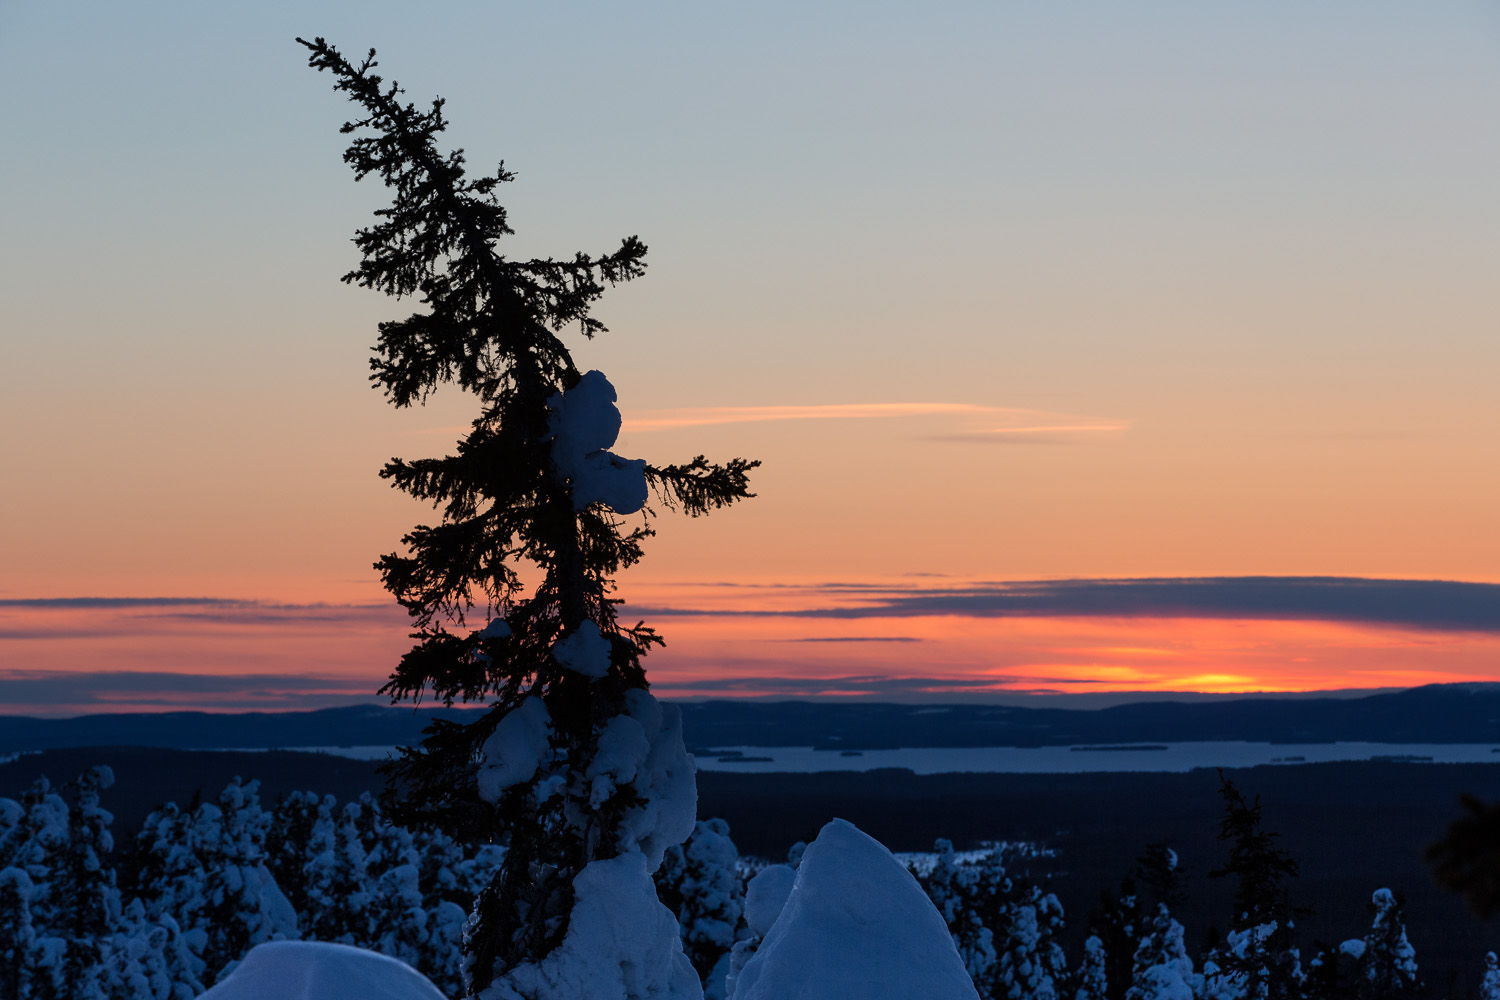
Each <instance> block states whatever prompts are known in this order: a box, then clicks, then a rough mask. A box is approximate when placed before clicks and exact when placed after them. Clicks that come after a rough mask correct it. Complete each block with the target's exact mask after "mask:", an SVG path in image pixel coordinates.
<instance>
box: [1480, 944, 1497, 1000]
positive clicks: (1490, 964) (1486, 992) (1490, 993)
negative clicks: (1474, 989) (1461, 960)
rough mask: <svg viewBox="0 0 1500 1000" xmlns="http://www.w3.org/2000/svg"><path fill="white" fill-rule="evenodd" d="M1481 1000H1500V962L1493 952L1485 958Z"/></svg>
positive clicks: (1488, 953)
mask: <svg viewBox="0 0 1500 1000" xmlns="http://www.w3.org/2000/svg"><path fill="white" fill-rule="evenodd" d="M1479 1000H1500V960H1497V959H1496V958H1495V953H1494V952H1493V951H1491V952H1487V953H1486V954H1485V956H1484V978H1483V979H1482V980H1480V983H1479Z"/></svg>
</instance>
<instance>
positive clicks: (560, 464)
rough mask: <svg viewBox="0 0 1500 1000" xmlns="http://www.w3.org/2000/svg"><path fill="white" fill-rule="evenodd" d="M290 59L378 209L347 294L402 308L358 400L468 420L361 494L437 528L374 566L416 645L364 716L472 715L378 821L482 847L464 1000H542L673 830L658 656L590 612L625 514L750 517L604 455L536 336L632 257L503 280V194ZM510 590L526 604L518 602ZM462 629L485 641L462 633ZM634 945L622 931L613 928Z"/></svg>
mask: <svg viewBox="0 0 1500 1000" xmlns="http://www.w3.org/2000/svg"><path fill="white" fill-rule="evenodd" d="M302 44H303V45H305V46H306V47H307V48H308V49H309V51H310V57H309V64H310V65H311V66H312V67H313V68H315V69H318V70H320V71H322V70H326V71H328V72H330V73H331V74H332V75H333V77H334V81H335V82H334V87H335V89H336V90H338V91H340V92H342V93H344V94H346V95H347V96H348V97H349V98H350V99H351V100H352V101H354V102H355V103H356V104H358V105H359V107H360V109H361V115H362V116H363V117H361V118H359V119H357V120H355V121H352V122H349V123H348V124H346V125H345V126H344V129H343V131H344V132H345V133H358V135H357V137H356V138H355V139H354V140H353V141H352V143H351V144H350V146H349V147H348V150H347V152H346V153H345V161H346V162H347V163H348V164H349V165H350V166H351V167H353V168H354V171H355V174H356V177H358V178H363V177H366V176H370V175H375V176H377V177H379V178H380V179H381V180H382V181H384V182H385V183H386V184H387V185H388V186H389V187H390V188H391V189H392V190H393V191H394V192H395V201H394V204H393V205H392V206H391V207H390V208H388V209H382V210H381V211H380V212H378V213H377V216H378V220H377V222H376V223H375V224H374V225H373V226H371V227H369V228H367V229H362V230H360V231H359V233H358V234H357V235H356V237H355V243H356V245H357V246H358V247H359V249H360V250H361V252H362V253H363V261H362V262H361V264H360V265H359V266H358V267H357V268H356V269H355V270H353V271H352V272H350V273H349V274H348V275H346V276H345V280H346V281H349V282H353V283H356V284H359V285H362V286H364V287H368V288H373V289H378V290H380V291H383V292H386V293H388V294H391V295H394V296H397V297H398V298H399V297H409V296H417V297H419V299H420V302H421V304H422V307H423V308H422V310H421V311H419V312H417V313H415V314H413V315H411V316H409V317H408V318H406V319H401V320H394V321H390V322H386V323H382V324H381V326H380V337H379V342H378V344H377V346H376V356H375V358H374V359H373V360H372V362H371V366H372V372H373V374H372V376H371V377H372V380H373V381H374V382H375V383H376V384H377V385H378V386H379V387H381V388H382V389H383V390H384V391H385V393H386V395H387V397H388V398H389V399H390V401H391V402H392V403H393V404H394V405H396V406H397V407H408V406H411V405H413V404H416V403H420V402H423V401H424V400H426V399H427V398H428V396H429V395H430V394H431V393H432V392H434V391H435V390H436V389H437V388H438V387H439V386H441V385H443V384H445V383H452V384H455V385H456V386H457V387H458V388H460V389H463V390H466V391H469V392H472V393H473V394H474V395H475V396H476V397H477V400H478V403H479V408H480V413H479V416H477V417H476V418H475V420H474V422H473V426H472V431H471V432H470V433H469V434H468V436H467V437H465V438H464V440H462V441H461V442H460V443H459V445H458V448H457V453H456V454H454V455H450V456H448V457H445V458H436V459H422V460H418V461H405V460H402V459H394V460H392V461H391V462H390V463H389V464H387V465H386V467H385V469H384V471H383V472H382V475H383V476H384V477H386V478H387V479H389V480H391V482H392V483H393V484H394V485H395V486H396V487H397V488H399V489H401V490H403V491H405V492H407V493H409V494H411V495H412V496H414V497H416V498H418V499H421V500H425V501H428V502H431V503H432V504H434V505H435V506H439V507H441V508H442V521H441V523H440V524H438V525H434V526H428V525H422V526H419V527H417V528H415V529H413V530H412V531H411V532H410V533H409V534H407V535H406V537H405V538H404V539H403V543H404V545H405V547H406V551H405V553H404V554H403V553H393V554H390V555H387V556H384V557H383V558H382V559H381V560H380V561H379V562H378V563H377V567H378V569H379V571H380V573H381V576H382V578H383V580H384V583H385V586H386V588H387V589H388V590H389V591H390V592H391V593H392V594H393V595H394V596H395V598H396V600H397V601H399V602H400V603H401V605H402V606H403V607H405V608H406V610H407V611H408V612H409V614H410V615H411V617H412V620H413V624H414V631H413V632H412V638H414V639H415V640H416V645H415V646H414V647H413V648H412V649H411V651H410V652H408V653H407V654H406V655H405V656H404V657H403V658H402V660H401V662H400V664H399V665H398V666H397V667H396V670H395V672H394V673H393V675H392V677H391V679H390V681H389V683H388V684H387V685H386V686H385V687H384V688H383V689H382V690H383V691H384V692H385V693H387V694H389V695H391V697H392V698H393V699H397V700H400V699H407V698H410V699H419V698H421V697H423V696H424V695H431V696H434V697H437V698H439V699H442V700H443V701H445V702H447V703H452V702H453V701H455V700H464V701H468V700H487V701H489V703H490V704H491V706H492V707H491V709H490V711H489V712H487V713H486V714H485V715H484V716H483V718H482V719H480V720H479V721H476V722H474V723H471V724H468V725H463V724H459V723H455V722H439V723H435V724H434V725H433V726H431V727H429V729H428V730H427V735H426V738H425V740H424V742H423V744H422V746H421V748H419V749H413V750H407V751H404V755H403V758H402V760H401V761H400V762H399V763H398V764H397V765H396V766H395V767H394V769H393V772H392V777H393V779H394V788H393V795H392V801H393V806H394V810H395V816H396V818H397V819H398V820H399V821H401V822H402V823H403V825H408V826H418V827H421V826H427V827H431V826H436V827H440V828H443V829H445V830H447V831H448V832H449V833H451V834H452V835H454V836H455V837H456V838H458V839H460V840H465V841H467V842H470V843H480V842H488V841H492V840H495V839H498V838H502V837H503V838H504V840H505V843H506V846H507V853H506V856H505V861H504V863H503V864H502V866H501V867H500V870H499V872H498V873H497V874H496V876H495V878H494V879H493V880H492V882H491V883H490V884H489V885H488V886H487V887H486V888H485V889H484V891H483V892H481V894H480V896H479V899H478V902H477V905H476V909H475V912H474V915H473V917H472V919H471V924H470V929H469V933H468V935H467V948H468V951H469V956H470V959H471V964H470V972H471V981H470V983H469V989H470V990H471V992H475V993H477V992H479V991H481V990H484V989H486V988H488V987H489V986H490V985H491V984H492V983H496V990H497V991H499V992H500V993H501V994H502V995H509V994H507V993H506V991H510V992H511V993H513V994H514V995H518V996H520V995H524V996H528V997H539V996H544V995H550V993H549V991H550V990H553V989H554V986H552V985H549V984H551V983H554V982H557V981H560V980H559V979H558V977H559V976H562V975H563V970H562V969H561V968H560V967H557V965H556V963H553V964H552V965H546V963H547V960H548V958H549V956H551V955H552V954H554V953H566V954H567V955H572V954H575V953H576V950H575V949H572V948H570V947H568V943H569V942H568V935H569V933H570V929H571V927H572V926H573V925H574V923H575V922H576V921H577V920H579V919H581V916H580V915H581V914H594V913H596V912H597V907H598V905H599V901H600V900H601V899H602V898H603V896H602V895H601V894H611V893H612V894H613V896H614V898H615V903H614V904H613V905H614V908H615V909H616V910H618V909H619V907H620V906H622V905H624V904H625V902H626V901H627V900H638V901H642V900H647V899H648V898H649V900H650V905H652V906H657V907H659V906H660V904H659V903H657V902H656V901H655V893H654V891H652V886H651V883H650V872H651V871H653V870H654V869H655V868H656V867H657V866H658V864H659V863H660V858H661V853H662V851H663V850H665V848H666V847H667V846H669V845H670V844H672V843H676V842H680V841H681V840H682V839H684V838H685V837H686V836H687V835H688V833H690V832H691V830H692V823H693V815H692V813H693V805H694V803H693V800H694V797H695V792H694V788H693V775H692V770H691V764H690V762H689V761H688V758H687V756H686V753H685V751H683V749H682V742H681V729H680V717H679V716H678V714H677V713H676V711H675V709H670V708H666V709H664V707H663V706H661V705H659V704H658V703H657V702H656V701H655V699H654V698H652V697H651V695H650V694H649V693H648V692H647V690H646V687H647V685H646V678H645V672H644V669H643V668H642V666H641V658H642V657H643V656H644V655H645V653H646V652H647V650H648V649H649V648H650V647H651V646H653V645H656V644H657V643H659V642H660V641H661V640H660V638H659V637H658V636H657V634H656V633H655V632H654V631H653V630H652V629H650V628H649V627H647V626H646V625H645V624H644V623H637V624H635V625H628V624H624V623H622V622H620V621H619V620H618V617H617V613H616V600H615V599H614V597H613V596H612V593H613V586H614V585H613V583H612V578H613V577H614V576H615V575H616V574H617V573H618V572H619V571H621V570H622V569H624V568H626V567H628V566H630V565H632V564H633V563H635V562H636V561H637V560H638V559H639V558H640V557H641V554H642V548H641V544H642V542H643V541H644V540H645V539H646V538H647V537H648V536H649V535H650V534H651V529H650V527H649V525H648V524H647V523H644V522H643V523H641V524H639V525H638V526H635V527H628V526H627V525H626V524H625V523H624V522H623V521H622V520H620V518H621V517H623V516H627V515H630V514H634V513H637V512H640V511H642V510H643V509H644V507H645V504H646V502H647V500H648V499H649V494H650V491H651V489H653V488H654V490H655V492H656V496H657V497H658V498H659V500H660V501H661V502H662V503H663V504H665V505H667V506H669V507H681V508H682V509H684V510H686V511H687V512H688V513H691V514H694V515H697V514H704V513H707V512H709V511H711V510H713V509H715V508H719V507H723V506H725V505H728V504H731V503H733V502H734V501H736V500H739V499H741V498H744V497H746V496H749V495H750V494H749V492H748V489H747V478H746V477H747V474H748V473H749V471H750V470H751V469H752V468H753V467H754V465H755V463H753V462H748V461H744V460H741V459H735V460H733V461H731V462H729V463H727V464H725V465H714V464H711V463H709V462H708V461H707V460H706V459H704V458H702V457H701V456H700V457H699V458H696V459H694V460H693V461H691V462H688V463H686V464H683V465H673V466H665V467H653V466H649V465H647V464H646V463H645V462H642V461H629V460H626V459H623V458H620V457H619V456H617V455H614V454H612V453H611V452H610V451H609V450H608V449H609V448H610V446H611V445H612V444H613V443H614V440H615V437H616V435H617V433H618V431H619V426H620V424H619V420H620V417H619V411H618V410H617V409H616V408H615V405H614V403H615V390H614V388H613V386H611V385H610V383H609V381H608V379H606V378H605V377H604V375H603V374H601V373H599V372H581V371H580V370H579V369H578V367H577V366H576V365H575V364H574V362H573V358H572V354H571V352H570V351H569V349H568V347H567V346H566V345H565V344H564V343H563V341H562V340H561V339H560V335H561V334H562V332H563V331H564V330H566V329H567V328H569V327H572V326H576V327H577V328H578V329H579V330H580V332H582V333H583V334H584V336H585V337H593V336H594V335H596V334H598V333H601V332H603V330H604V326H603V325H602V324H601V323H600V322H599V321H598V320H597V319H595V318H594V317H593V316H592V315H591V308H592V305H593V303H594V302H595V301H596V300H597V299H598V298H599V296H600V295H601V294H602V293H603V291H604V288H605V287H606V286H607V285H612V284H616V283H618V282H622V281H628V280H631V279H633V278H635V277H638V276H639V275H640V274H641V273H643V269H644V256H645V253H646V248H645V246H644V245H643V244H642V243H641V242H640V241H639V240H637V239H635V238H634V237H631V238H629V239H626V240H624V241H623V242H622V244H621V245H620V247H619V249H618V250H616V251H614V252H612V253H609V254H605V255H602V256H598V257H592V256H588V255H585V254H578V255H575V256H574V257H572V258H570V259H566V260H556V259H552V258H547V259H532V260H512V259H509V258H507V257H505V256H504V255H503V254H502V253H500V251H499V248H498V244H499V243H500V241H501V240H502V239H503V238H504V237H506V236H507V235H510V233H511V230H510V228H509V226H508V225H507V219H506V213H505V209H504V208H502V207H501V206H500V204H499V203H498V201H497V200H496V197H495V189H496V188H497V187H498V185H500V184H502V183H504V182H506V181H509V180H510V179H511V175H510V174H509V173H508V172H506V171H505V170H504V168H503V167H501V168H500V169H498V170H497V171H496V172H495V173H494V174H493V175H491V176H488V177H482V178H479V179H477V180H475V179H470V178H469V177H468V176H467V174H466V170H465V161H464V157H463V154H462V152H453V153H446V154H445V153H442V152H440V151H439V149H438V146H437V137H438V135H439V133H441V132H442V131H443V130H444V129H445V128H446V127H447V122H446V120H445V118H444V115H443V102H442V101H441V100H437V101H434V102H433V104H432V105H431V107H430V108H429V109H427V110H419V109H418V108H417V107H416V106H414V105H412V104H409V103H404V102H403V101H402V100H401V91H400V89H399V88H398V87H396V86H395V85H394V84H389V85H388V84H386V83H385V82H384V81H383V80H382V79H381V78H380V77H379V76H378V75H376V74H375V73H374V69H375V60H374V53H373V51H372V52H371V53H370V55H369V57H367V58H366V59H364V60H363V61H361V62H359V63H353V62H350V61H349V60H347V59H345V58H344V56H343V55H341V54H340V53H339V52H338V51H337V50H336V49H335V48H333V47H332V46H331V45H329V44H328V43H327V42H325V41H324V40H322V39H316V40H314V41H312V42H306V41H303V42H302ZM528 564H529V565H530V566H531V567H533V568H534V571H535V577H536V578H537V579H538V580H539V582H538V583H537V584H536V586H535V587H534V588H533V589H530V590H529V591H528V588H527V587H526V586H525V585H524V584H523V580H522V573H521V568H522V567H523V566H526V565H528ZM476 607H478V608H479V609H480V610H479V611H478V612H476V610H475V609H476ZM476 614H477V615H478V617H480V618H482V619H483V620H484V622H485V624H484V625H483V627H482V628H477V629H471V628H470V627H469V618H470V617H471V616H475V615H476ZM631 856H637V857H638V858H639V861H635V860H631ZM638 869H639V870H638ZM639 879H644V880H645V882H644V885H637V884H635V880H639ZM625 882H630V883H631V884H630V885H629V886H627V885H625V884H624V883H625ZM643 905H644V904H643ZM624 919H626V920H627V921H628V920H629V919H630V918H628V917H625V918H624ZM654 922H655V915H654V913H650V912H642V913H639V914H637V915H636V918H635V925H636V927H637V928H641V927H646V926H648V925H651V926H654ZM673 938H674V942H673V943H674V946H675V947H678V948H679V949H680V944H678V943H677V942H676V941H675V932H674V934H673ZM678 954H679V955H680V951H679V952H678ZM558 961H562V959H559V960H558ZM657 971H658V972H659V973H660V975H662V976H666V977H668V978H671V977H673V976H675V975H676V973H673V972H670V971H669V970H657ZM613 974H614V975H615V976H616V977H618V976H619V975H620V971H619V969H618V968H617V969H616V970H615V972H614V973H613ZM497 981H499V982H497ZM657 985H660V984H659V983H658V984H657ZM601 988H602V987H601ZM645 988H647V987H646V986H645V985H642V984H632V985H627V986H623V987H622V989H624V990H625V991H626V993H627V994H629V995H634V992H633V991H635V990H638V989H645ZM651 988H656V986H652V987H651Z"/></svg>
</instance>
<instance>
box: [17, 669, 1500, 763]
mask: <svg viewBox="0 0 1500 1000" xmlns="http://www.w3.org/2000/svg"><path fill="white" fill-rule="evenodd" d="M678 704H679V705H680V707H681V708H682V710H683V719H684V731H685V734H686V737H687V740H688V743H689V746H690V748H694V749H699V750H701V749H707V748H711V747H731V746H767V747H773V746H812V747H821V748H825V749H843V750H879V749H895V748H901V747H981V746H1012V747H1037V746H1070V745H1077V744H1120V743H1146V742H1151V743H1173V742H1193V741H1203V740H1246V741H1250V742H1260V743H1332V742H1346V741H1347V742H1371V743H1491V742H1493V743H1496V745H1497V746H1500V683H1478V684H1434V685H1428V686H1426V687H1419V688H1412V689H1410V690H1406V691H1398V692H1392V693H1382V694H1372V695H1368V696H1365V697H1356V698H1349V697H1342V698H1335V697H1326V698H1324V697H1312V698H1291V699H1289V698H1271V697H1254V696H1247V697H1244V698H1233V699H1228V700H1214V701H1193V702H1181V701H1155V702H1135V703H1131V704H1125V705H1116V706H1113V707H1110V708H1092V709H1070V708H1026V707H1016V706H1002V705H909V704H900V705H898V704H889V703H872V702H863V703H860V702H856V703H829V702H808V701H778V702H750V701H708V702H680V703H678ZM471 711H474V710H473V709H458V708H452V709H444V708H431V709H428V708H423V709H413V708H409V707H408V708H392V707H386V706H380V705H352V706H348V707H345V708H325V709H318V710H316V711H310V712H246V713H224V714H218V713H209V712H164V713H152V714H114V715H85V716H78V717H75V718H68V719H41V718H33V717H29V716H0V753H15V752H18V751H26V750H47V749H55V748H62V747H81V746H147V747H164V748H176V749H189V748H222V749H230V748H250V747H254V748H261V747H323V746H401V745H407V746H409V745H412V744H415V743H416V742H418V741H419V740H420V739H421V731H422V728H423V727H424V726H426V725H427V723H428V722H430V721H431V720H432V719H435V718H447V719H459V718H463V717H464V714H465V713H466V712H471Z"/></svg>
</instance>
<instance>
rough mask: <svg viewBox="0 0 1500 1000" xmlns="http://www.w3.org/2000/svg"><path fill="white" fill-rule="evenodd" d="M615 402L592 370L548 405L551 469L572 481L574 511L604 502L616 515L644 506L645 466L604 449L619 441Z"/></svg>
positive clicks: (600, 374) (604, 382)
mask: <svg viewBox="0 0 1500 1000" xmlns="http://www.w3.org/2000/svg"><path fill="white" fill-rule="evenodd" d="M616 398H617V397H616V395H615V387H614V386H612V385H610V384H609V379H607V378H605V377H604V373H603V372H598V371H591V372H587V373H585V374H584V375H583V377H582V378H580V379H579V380H578V384H577V385H575V386H573V388H571V389H569V390H567V391H566V392H559V393H554V394H553V396H552V397H551V398H550V399H548V400H547V408H548V409H549V410H551V411H552V412H551V413H550V414H548V416H547V429H548V430H549V431H551V432H552V464H553V465H554V466H556V468H557V474H558V476H559V477H560V478H562V479H564V480H570V481H571V482H572V490H573V509H574V510H583V509H584V508H585V507H587V506H589V505H590V504H592V503H603V504H604V505H605V506H607V507H609V508H610V509H611V510H613V511H614V512H615V513H616V514H634V513H635V512H636V511H638V510H640V509H641V508H642V507H644V506H646V463H645V462H644V461H643V460H640V459H628V458H621V457H620V456H619V455H616V454H614V453H613V452H611V451H609V450H608V449H609V447H610V446H611V445H613V444H614V443H615V439H616V438H617V437H619V436H620V411H619V409H618V408H617V407H616V406H615V399H616Z"/></svg>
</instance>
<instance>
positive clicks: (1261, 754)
mask: <svg viewBox="0 0 1500 1000" xmlns="http://www.w3.org/2000/svg"><path fill="white" fill-rule="evenodd" d="M284 749H287V750H301V751H304V752H309V753H326V754H333V755H335V756H338V757H353V758H355V759H356V760H384V759H385V758H386V757H388V756H394V753H395V752H394V750H393V749H392V748H391V747H385V746H364V747H285V748H284ZM1347 760H1394V761H1412V762H1417V763H1429V764H1500V743H1297V744H1287V743H1245V742H1232V741H1224V742H1218V743H1150V744H1129V745H1122V746H1107V747H1106V746H1074V747H928V748H916V749H910V750H861V751H850V750H845V751H839V750H814V749H813V748H812V747H720V748H715V749H714V750H712V751H706V752H704V753H700V754H698V755H697V761H698V770H700V771H741V772H747V773H755V774H764V773H767V772H771V771H802V772H812V771H873V770H875V769H877V768H882V767H904V768H907V769H909V770H911V771H914V772H915V773H917V774H945V773H950V772H955V771H978V772H990V773H1009V774H1077V773H1082V772H1085V771H1191V770H1192V769H1193V768H1195V767H1254V766H1256V765H1258V764H1288V765H1291V764H1319V763H1325V762H1329V761H1347Z"/></svg>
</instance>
